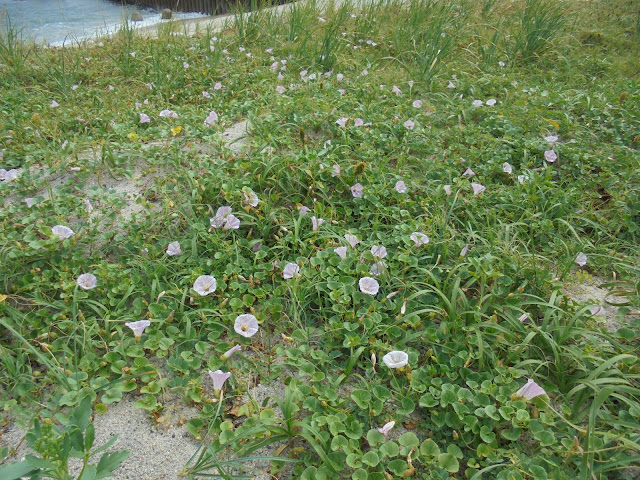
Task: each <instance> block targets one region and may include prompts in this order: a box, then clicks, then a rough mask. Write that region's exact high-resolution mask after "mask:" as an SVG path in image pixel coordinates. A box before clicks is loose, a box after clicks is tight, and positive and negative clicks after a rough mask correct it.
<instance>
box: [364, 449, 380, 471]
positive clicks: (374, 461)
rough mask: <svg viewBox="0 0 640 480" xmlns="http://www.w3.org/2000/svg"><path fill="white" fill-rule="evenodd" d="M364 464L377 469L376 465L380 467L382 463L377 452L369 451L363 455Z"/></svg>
mask: <svg viewBox="0 0 640 480" xmlns="http://www.w3.org/2000/svg"><path fill="white" fill-rule="evenodd" d="M362 463H366V464H367V465H369V466H370V467H375V466H376V465H378V463H380V457H379V456H378V454H377V453H376V452H375V450H369V451H368V452H367V453H365V454H364V455H363V457H362Z"/></svg>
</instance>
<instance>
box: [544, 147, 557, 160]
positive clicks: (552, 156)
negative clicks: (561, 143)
mask: <svg viewBox="0 0 640 480" xmlns="http://www.w3.org/2000/svg"><path fill="white" fill-rule="evenodd" d="M544 159H545V160H546V161H547V162H549V163H554V162H555V161H556V160H557V159H558V155H556V152H554V151H553V150H547V151H545V152H544Z"/></svg>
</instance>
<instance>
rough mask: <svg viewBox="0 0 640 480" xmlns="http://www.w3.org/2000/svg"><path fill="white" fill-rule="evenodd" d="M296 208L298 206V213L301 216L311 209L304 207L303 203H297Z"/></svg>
mask: <svg viewBox="0 0 640 480" xmlns="http://www.w3.org/2000/svg"><path fill="white" fill-rule="evenodd" d="M297 208H298V214H299V215H300V216H301V217H304V216H305V215H307V214H308V213H309V212H310V211H311V209H310V208H309V207H305V206H304V205H299V206H298V207H297Z"/></svg>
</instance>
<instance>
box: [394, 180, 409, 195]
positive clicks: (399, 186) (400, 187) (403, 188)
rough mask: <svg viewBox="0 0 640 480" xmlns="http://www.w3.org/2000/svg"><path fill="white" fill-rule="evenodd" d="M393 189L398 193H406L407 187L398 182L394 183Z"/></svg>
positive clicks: (400, 181)
mask: <svg viewBox="0 0 640 480" xmlns="http://www.w3.org/2000/svg"><path fill="white" fill-rule="evenodd" d="M393 189H394V190H395V191H396V192H398V193H407V186H406V185H405V183H404V182H403V181H402V180H398V181H397V182H396V185H395V187H393Z"/></svg>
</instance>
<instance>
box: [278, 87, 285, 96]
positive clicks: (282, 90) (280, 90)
mask: <svg viewBox="0 0 640 480" xmlns="http://www.w3.org/2000/svg"><path fill="white" fill-rule="evenodd" d="M276 92H277V93H279V94H280V95H282V94H283V93H284V92H285V88H284V87H283V86H282V85H278V86H277V87H276Z"/></svg>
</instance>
